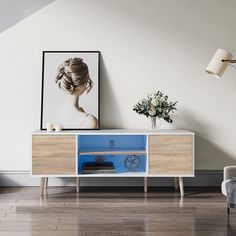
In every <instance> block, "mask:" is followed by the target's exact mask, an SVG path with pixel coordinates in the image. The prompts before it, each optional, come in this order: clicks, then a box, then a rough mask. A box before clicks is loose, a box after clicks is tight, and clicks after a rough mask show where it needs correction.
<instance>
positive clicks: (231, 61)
mask: <svg viewBox="0 0 236 236" xmlns="http://www.w3.org/2000/svg"><path fill="white" fill-rule="evenodd" d="M221 61H222V62H229V63H236V60H225V59H222V60H221Z"/></svg>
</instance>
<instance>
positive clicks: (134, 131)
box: [32, 129, 194, 135]
mask: <svg viewBox="0 0 236 236" xmlns="http://www.w3.org/2000/svg"><path fill="white" fill-rule="evenodd" d="M32 134H33V135H69V134H157V135H158V134H162V135H165V134H166V135H168V134H173V135H175V134H178V135H180V134H181V135H189V134H194V133H193V132H192V131H190V130H179V129H160V130H148V129H101V130H62V131H60V132H56V131H53V132H48V131H46V130H35V131H34V132H32Z"/></svg>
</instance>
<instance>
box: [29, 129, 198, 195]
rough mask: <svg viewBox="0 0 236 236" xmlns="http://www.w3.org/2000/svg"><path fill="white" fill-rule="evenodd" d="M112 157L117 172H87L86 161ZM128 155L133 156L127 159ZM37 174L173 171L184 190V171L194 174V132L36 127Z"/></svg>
mask: <svg viewBox="0 0 236 236" xmlns="http://www.w3.org/2000/svg"><path fill="white" fill-rule="evenodd" d="M98 156H99V157H102V158H103V159H104V160H106V161H109V162H112V163H113V164H114V167H115V171H114V173H104V172H102V173H93V174H87V173H86V174H85V173H84V172H83V165H84V163H87V162H94V161H95V160H96V158H97V157H98ZM130 158H134V159H130ZM127 160H128V161H130V160H131V162H128V164H129V165H126V164H127ZM31 174H32V176H37V177H41V194H45V193H46V189H47V182H48V177H76V183H77V184H76V187H77V191H79V182H80V181H79V180H80V178H81V177H95V178H96V177H143V178H144V191H145V192H147V185H148V177H174V180H175V182H174V183H175V188H178V187H179V189H180V193H181V196H183V195H184V188H183V177H194V133H193V132H191V131H188V130H159V131H157V132H154V131H151V130H99V131H97V130H96V131H61V132H58V133H56V132H50V133H49V132H47V131H35V132H33V134H32V169H31Z"/></svg>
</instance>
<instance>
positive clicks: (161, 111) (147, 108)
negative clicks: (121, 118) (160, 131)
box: [133, 91, 177, 129]
mask: <svg viewBox="0 0 236 236" xmlns="http://www.w3.org/2000/svg"><path fill="white" fill-rule="evenodd" d="M176 104H177V101H175V102H171V101H169V100H168V96H167V95H164V94H163V93H162V92H160V91H158V92H156V93H152V94H148V96H147V98H143V99H141V100H140V101H139V102H138V103H137V104H136V105H135V106H134V108H133V110H134V111H136V112H137V113H138V114H141V115H145V116H147V117H151V121H152V128H153V129H156V128H157V124H156V119H157V118H158V119H159V120H160V122H161V119H163V120H165V121H166V122H168V123H172V122H173V120H172V119H171V117H170V113H171V112H172V113H174V111H176V110H177V108H176ZM160 125H161V124H160ZM158 128H159V127H158Z"/></svg>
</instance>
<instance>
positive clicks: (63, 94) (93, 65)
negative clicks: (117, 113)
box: [40, 51, 100, 130]
mask: <svg viewBox="0 0 236 236" xmlns="http://www.w3.org/2000/svg"><path fill="white" fill-rule="evenodd" d="M99 61H100V52H98V51H44V52H43V67H42V69H43V71H42V75H43V76H42V100H41V122H40V123H41V124H40V128H41V130H46V127H47V124H48V123H51V124H53V125H54V126H55V125H61V126H62V127H63V129H64V130H94V129H99V123H100V122H99V118H100V114H99V113H100V108H99V102H100V101H99V91H100V89H99V81H100V75H99V74H100V72H99Z"/></svg>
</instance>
